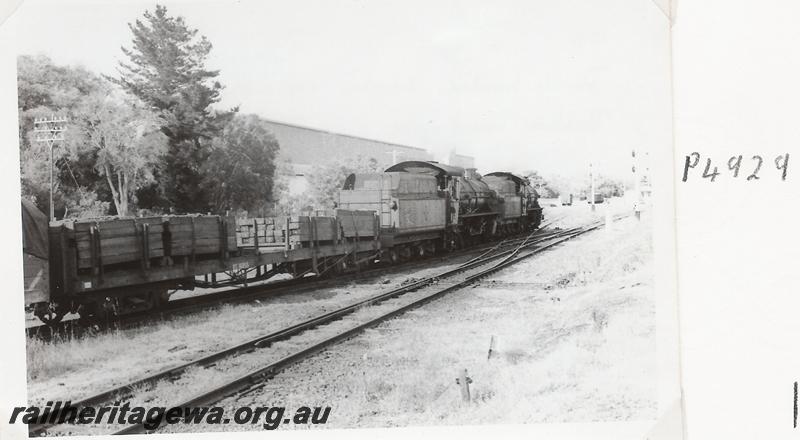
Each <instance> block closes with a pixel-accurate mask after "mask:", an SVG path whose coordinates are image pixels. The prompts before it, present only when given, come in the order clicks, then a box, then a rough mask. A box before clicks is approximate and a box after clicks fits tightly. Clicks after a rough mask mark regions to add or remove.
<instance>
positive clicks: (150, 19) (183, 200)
mask: <svg viewBox="0 0 800 440" xmlns="http://www.w3.org/2000/svg"><path fill="white" fill-rule="evenodd" d="M128 27H129V28H130V30H131V32H132V33H133V41H132V46H131V47H130V48H125V47H123V48H122V52H123V53H124V54H125V56H126V57H127V59H128V62H122V61H121V62H120V63H119V68H118V72H119V74H120V77H119V78H112V80H113V81H114V82H115V83H117V84H119V85H120V86H122V88H123V89H125V90H126V91H128V92H129V93H131V94H133V95H134V96H137V97H138V98H139V99H141V100H142V101H143V102H145V103H146V104H147V105H148V106H150V107H151V108H152V109H153V110H154V111H156V112H158V113H159V114H160V116H161V118H162V119H163V121H164V122H163V125H162V127H161V131H162V132H163V133H164V134H165V135H166V136H167V138H168V139H169V148H168V150H167V154H166V157H165V161H164V164H163V166H162V167H161V169H160V170H158V174H159V177H158V181H159V184H160V188H159V190H160V191H159V192H160V194H161V195H162V196H163V198H164V199H165V201H166V205H167V206H168V207H170V208H172V209H174V210H175V211H177V212H203V211H206V210H208V209H209V206H210V203H209V202H210V201H209V200H208V197H207V196H206V192H205V191H203V190H202V185H201V183H202V180H203V179H202V176H201V174H200V170H201V169H202V168H203V166H204V165H205V163H206V161H207V160H208V158H209V155H210V143H211V139H212V138H214V137H215V136H217V135H219V134H220V133H221V132H222V129H223V128H224V126H225V124H226V123H227V122H228V121H229V120H230V119H231V117H232V116H233V114H234V113H235V112H236V111H237V109H232V110H231V111H226V112H219V111H215V110H214V109H213V108H212V105H213V104H215V103H217V102H219V100H220V92H221V91H222V89H223V86H222V84H220V83H219V81H217V80H216V78H217V76H218V75H219V71H218V70H208V69H206V67H205V63H206V59H207V58H208V54H209V53H210V51H211V48H212V46H211V43H210V42H209V41H208V39H206V37H204V36H201V35H200V36H199V35H198V31H197V29H191V28H189V27H188V26H187V25H186V23H185V22H184V19H183V18H182V17H171V16H169V15H168V14H167V8H165V7H164V6H161V5H157V6H156V9H155V11H154V12H152V13H151V12H150V11H145V12H144V19H143V20H136V22H135V23H133V24H130V23H129V24H128ZM150 190H151V191H152V189H150ZM145 192H147V190H145ZM165 207H166V206H165Z"/></svg>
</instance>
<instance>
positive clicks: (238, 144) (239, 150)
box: [202, 115, 279, 213]
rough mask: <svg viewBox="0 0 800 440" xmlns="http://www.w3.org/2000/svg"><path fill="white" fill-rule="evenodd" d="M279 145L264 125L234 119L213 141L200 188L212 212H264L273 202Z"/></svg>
mask: <svg viewBox="0 0 800 440" xmlns="http://www.w3.org/2000/svg"><path fill="white" fill-rule="evenodd" d="M278 148H279V147H278V141H277V140H275V137H274V136H273V135H272V133H271V132H270V130H269V128H268V125H267V123H266V121H264V120H263V119H261V118H259V117H258V116H256V115H237V116H236V117H234V118H233V120H232V121H231V122H230V123H229V124H228V125H227V126H226V127H225V129H224V130H223V131H222V133H221V134H220V136H218V137H216V138H214V140H213V142H212V147H211V155H210V159H209V160H208V161H207V162H206V165H205V166H204V167H203V173H202V174H203V176H204V179H203V187H204V188H205V189H206V190H207V191H208V193H209V194H210V202H211V208H212V210H213V211H214V212H220V213H222V212H224V211H225V210H227V209H231V210H248V211H252V210H258V209H262V210H263V209H265V208H266V207H267V203H268V202H269V201H271V200H272V191H273V179H274V175H275V155H276V154H277V152H278Z"/></svg>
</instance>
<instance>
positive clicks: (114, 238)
mask: <svg viewBox="0 0 800 440" xmlns="http://www.w3.org/2000/svg"><path fill="white" fill-rule="evenodd" d="M67 227H70V225H68V226H67ZM71 229H73V231H74V235H73V238H74V243H75V250H76V260H77V268H78V269H89V268H93V267H94V268H96V267H100V266H110V265H124V264H133V263H139V264H141V265H142V266H144V267H145V268H146V267H149V266H150V265H151V264H156V265H165V264H171V261H170V260H169V259H165V258H164V257H174V256H189V255H194V256H204V255H208V256H220V255H222V253H223V252H233V251H236V250H237V246H236V230H235V224H234V223H233V222H232V219H226V218H225V217H220V216H169V217H144V218H126V219H108V220H105V219H103V220H78V221H75V222H74V223H73V224H72V225H71Z"/></svg>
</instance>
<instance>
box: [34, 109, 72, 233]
mask: <svg viewBox="0 0 800 440" xmlns="http://www.w3.org/2000/svg"><path fill="white" fill-rule="evenodd" d="M66 126H67V118H66V117H63V116H53V115H51V116H50V117H49V118H36V119H34V120H33V131H34V133H36V138H35V140H36V142H43V143H46V144H47V147H48V148H49V150H50V221H51V222H52V221H54V220H55V219H56V216H55V207H54V206H53V179H54V177H53V165H54V164H53V147H54V146H55V143H56V142H61V141H63V140H64V130H66Z"/></svg>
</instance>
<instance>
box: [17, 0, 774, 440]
mask: <svg viewBox="0 0 800 440" xmlns="http://www.w3.org/2000/svg"><path fill="white" fill-rule="evenodd" d="M673 7H674V5H672V3H671V2H661V1H650V0H607V1H602V2H594V1H584V0H567V1H547V0H530V1H516V0H507V1H500V2H481V1H472V0H466V1H447V0H442V1H432V2H424V1H416V0H413V1H404V2H399V1H385V0H380V1H363V0H336V1H321V0H301V1H282V0H269V1H256V0H240V1H227V0H226V1H190V0H187V1H175V0H169V1H162V2H151V1H139V0H136V1H122V2H112V1H98V0H69V1H50V0H25V1H24V2H21V3H20V4H19V6H18V7H17V8H16V10H15V11H14V13H13V15H11V16H10V17H9V18H8V19H7V21H6V22H5V23H4V24H3V25H2V28H3V32H4V36H6V37H7V36H8V35H11V40H8V41H11V42H10V43H8V42H6V43H4V45H3V49H4V50H5V49H8V50H9V53H8V56H5V58H4V59H8V60H10V61H12V64H14V65H13V66H9V67H8V68H7V69H5V70H7V71H9V72H11V71H12V70H13V72H11V75H13V78H12V83H10V84H5V83H4V84H3V85H4V87H5V86H8V88H9V90H10V92H9V93H8V94H4V95H3V103H2V104H3V106H4V110H6V109H10V112H12V113H11V114H5V113H4V115H5V116H7V117H6V119H8V121H6V124H12V128H13V123H14V121H16V127H17V132H14V133H11V134H10V135H9V136H6V138H11V139H14V138H16V139H17V144H16V145H17V147H15V146H14V145H6V147H5V148H6V151H9V152H10V153H12V154H10V155H9V156H7V158H6V159H5V160H6V161H13V162H14V164H13V165H14V166H13V167H11V168H14V169H16V165H17V163H16V160H17V159H16V157H18V170H19V175H18V176H11V175H9V176H6V181H7V182H9V183H8V187H7V188H6V189H5V190H4V194H5V200H6V203H4V205H3V206H4V207H5V209H6V211H7V212H6V213H5V214H6V216H8V217H14V221H15V222H16V221H17V219H19V221H20V223H10V224H11V225H12V226H13V227H15V228H17V229H15V231H14V234H17V235H16V237H18V238H19V240H17V241H13V242H12V241H11V240H9V241H8V243H7V246H6V247H8V248H13V249H12V250H9V253H13V254H14V255H16V257H15V258H18V263H16V265H15V266H13V267H14V268H15V269H14V270H9V271H8V276H10V277H14V279H18V280H19V282H18V283H17V284H12V285H13V286H17V287H15V288H14V289H11V288H8V289H6V291H5V292H4V294H5V295H4V296H5V297H6V298H5V300H4V301H6V302H4V303H3V307H4V308H7V309H8V310H9V311H8V314H9V315H13V316H15V318H14V320H13V321H9V322H7V323H6V324H5V327H4V328H10V333H9V334H8V335H6V336H4V338H8V339H9V340H12V339H13V341H11V342H10V343H11V344H13V346H14V347H18V348H19V350H16V351H14V353H13V355H11V354H9V355H8V356H6V355H5V354H4V356H5V357H4V359H5V360H8V362H9V367H8V368H9V370H7V371H6V370H4V372H3V373H4V374H14V375H18V377H19V378H20V381H22V382H24V384H23V385H21V387H22V388H24V394H22V397H21V400H18V401H14V402H13V403H11V404H10V407H9V408H8V414H5V413H4V414H3V417H4V418H6V419H8V424H9V425H8V426H6V427H5V428H4V429H6V428H13V429H14V432H15V433H19V432H22V433H23V434H21V435H23V436H30V437H51V436H96V435H109V434H196V433H215V432H216V433H220V432H224V433H225V435H233V436H237V435H246V434H235V433H237V432H250V433H251V434H252V433H254V432H259V433H262V434H261V435H265V434H264V431H275V432H283V431H294V430H305V431H308V430H311V431H314V432H315V435H325V434H324V433H326V432H337V431H338V430H345V434H344V435H359V434H358V432H363V431H361V430H363V429H366V428H384V429H386V428H388V429H387V430H383V431H380V432H381V433H387V432H389V433H391V432H395V433H396V432H401V433H402V432H403V431H402V430H403V429H408V428H414V429H416V428H420V429H423V433H426V434H427V435H432V434H431V433H430V432H428V431H426V430H427V429H434V428H440V429H445V431H443V432H444V435H447V434H450V435H453V436H455V435H458V436H461V435H462V434H460V433H464V432H465V431H463V430H467V432H468V431H469V430H470V429H471V428H470V427H474V429H479V430H480V429H487V428H489V427H492V429H495V428H494V427H496V429H499V430H502V429H508V428H509V427H511V428H513V429H514V430H515V431H513V434H516V435H521V433H527V435H531V434H536V433H539V434H540V435H543V436H544V437H545V438H680V435H681V430H682V417H683V416H682V406H681V389H680V354H679V316H678V293H677V285H678V284H677V280H676V253H675V252H676V241H675V240H676V238H675V225H674V217H675V214H674V209H675V208H674V199H673V198H674V191H675V189H674V185H675V184H676V183H675V182H676V177H675V176H674V173H675V171H674V170H675V169H674V168H673V166H674V162H673V155H674V149H673V139H674V137H673V94H672V93H673V86H672V70H671V69H672V64H671V63H672V61H671V56H672V53H671V43H670V38H671V33H670V26H671V24H672V22H671V19H672V18H671V17H672V14H673V12H674V11H673V9H672V8H673ZM4 90H5V89H4ZM14 97H15V98H16V99H14ZM6 101H8V102H6ZM13 105H16V107H13ZM13 115H16V117H12V116H13ZM11 135H13V136H11ZM17 152H18V156H17ZM12 158H13V159H12ZM770 160H772V159H770ZM704 161H705V157H703V158H702V159H701V158H700V156H699V155H698V157H697V161H696V162H697V163H695V164H692V165H691V166H689V164H690V162H689V159H687V162H686V163H687V168H686V172H687V173H691V175H692V178H693V179H694V178H695V175H697V176H699V175H700V170H701V169H702V166H703V164H704ZM786 161H787V162H788V155H787V157H786ZM698 164H699V165H698ZM679 165H681V166H682V165H683V163H682V162H681V163H680V164H679ZM770 166H772V165H770ZM773 168H774V167H773ZM783 169H784V175H785V170H786V169H787V164H784V167H783ZM778 170H780V167H778ZM679 171H683V169H680V170H679ZM742 172H743V173H744V171H742ZM770 172H772V173H774V172H775V171H770ZM697 178H699V177H697ZM678 179H679V177H678ZM17 207H19V209H20V211H19V212H17V211H16V209H17ZM4 227H5V226H4ZM9 228H10V227H9ZM12 236H14V235H13V234H12ZM12 243H13V245H12ZM23 327H24V328H23ZM11 364H13V365H11ZM11 370H13V373H11ZM15 377H17V376H15ZM4 423H5V422H4ZM665 424H666V425H665ZM665 426H666V427H665ZM504 427H505V428H504ZM397 430H400V431H397ZM435 432H439V431H435ZM483 432H486V431H483ZM664 432H677V435H678V436H677V437H668V436H666V434H664ZM270 435H287V434H273V433H270ZM339 435H342V434H339ZM389 435H391V434H389ZM397 435H403V434H397ZM415 435H416V434H415ZM659 435H661V436H662V437H659ZM407 436H408V435H404V437H407ZM9 438H10V437H9Z"/></svg>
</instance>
